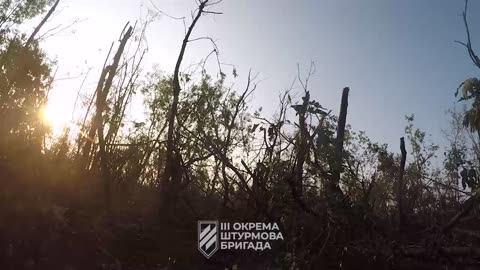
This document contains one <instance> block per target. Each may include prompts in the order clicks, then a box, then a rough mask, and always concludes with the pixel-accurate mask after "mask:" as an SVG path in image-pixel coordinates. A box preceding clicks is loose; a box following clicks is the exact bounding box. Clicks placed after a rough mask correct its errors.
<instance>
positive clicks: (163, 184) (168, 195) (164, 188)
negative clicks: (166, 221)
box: [158, 0, 208, 212]
mask: <svg viewBox="0 0 480 270" xmlns="http://www.w3.org/2000/svg"><path fill="white" fill-rule="evenodd" d="M207 3H208V0H205V1H202V2H200V5H199V7H198V11H197V13H196V15H195V17H194V19H193V21H192V23H191V25H190V27H189V28H188V31H187V33H186V34H185V37H184V38H183V42H182V47H181V49H180V53H179V55H178V58H177V62H176V64H175V70H174V72H173V82H172V88H173V100H172V105H171V107H170V112H169V115H168V129H167V149H166V151H167V152H166V160H165V171H164V173H163V177H162V178H161V179H159V180H160V181H159V183H160V191H161V199H160V211H161V212H163V209H164V207H166V206H165V203H166V202H168V201H170V200H175V197H176V194H175V193H176V190H175V189H176V188H175V186H178V185H179V184H180V183H178V181H179V179H178V178H179V175H180V172H179V171H178V170H179V167H180V166H179V164H178V163H177V160H178V159H177V158H176V155H178V153H176V149H175V148H176V147H175V118H176V116H177V111H178V101H179V96H180V91H181V87H180V66H181V64H182V61H183V57H184V55H185V50H186V48H187V44H188V42H189V39H190V35H191V34H192V31H193V29H194V28H195V25H196V24H197V22H198V20H199V19H200V17H201V16H202V14H203V12H204V9H205V7H206V5H207ZM159 166H161V162H159ZM158 171H159V172H160V171H161V168H160V167H159V168H158ZM159 175H160V174H159Z"/></svg>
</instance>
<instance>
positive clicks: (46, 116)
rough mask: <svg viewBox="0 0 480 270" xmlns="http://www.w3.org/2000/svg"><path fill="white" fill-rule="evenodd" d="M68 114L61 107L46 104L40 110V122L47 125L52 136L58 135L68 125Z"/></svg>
mask: <svg viewBox="0 0 480 270" xmlns="http://www.w3.org/2000/svg"><path fill="white" fill-rule="evenodd" d="M69 118H70V116H69V114H68V113H67V111H66V110H65V108H62V107H61V106H55V105H53V104H48V105H47V106H45V107H44V108H43V109H42V120H43V121H44V123H45V124H46V125H48V126H49V127H50V128H51V130H52V133H53V134H54V135H60V134H61V133H62V132H63V130H64V128H65V127H66V126H67V124H68V123H69Z"/></svg>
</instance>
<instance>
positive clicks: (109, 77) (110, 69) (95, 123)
mask: <svg viewBox="0 0 480 270" xmlns="http://www.w3.org/2000/svg"><path fill="white" fill-rule="evenodd" d="M132 33H133V28H132V27H130V28H129V29H128V30H127V32H126V33H125V35H124V36H123V38H122V39H121V40H120V45H119V47H118V50H117V52H116V54H115V56H114V58H113V63H112V65H109V66H106V67H104V68H103V70H102V73H101V75H100V79H99V81H98V84H97V89H96V90H95V93H96V102H95V104H96V110H95V115H94V116H93V119H92V124H91V126H90V131H89V132H88V136H87V138H86V142H85V145H84V147H83V164H84V168H86V169H89V167H90V162H89V160H90V159H89V157H90V152H91V148H92V144H93V141H94V140H95V134H96V133H98V129H99V128H100V127H101V128H103V117H102V116H103V112H104V110H105V107H106V99H107V96H108V93H109V91H110V88H111V86H112V82H113V79H114V77H115V75H116V72H117V69H118V65H119V63H120V58H121V56H122V54H123V51H124V50H125V46H126V44H127V41H128V39H129V38H130V37H131V36H132ZM104 139H105V138H103V140H104Z"/></svg>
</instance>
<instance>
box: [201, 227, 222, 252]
mask: <svg viewBox="0 0 480 270" xmlns="http://www.w3.org/2000/svg"><path fill="white" fill-rule="evenodd" d="M218 235H219V228H218V221H199V222H198V250H199V251H200V252H201V253H202V254H203V256H205V257H206V258H207V259H209V258H210V257H211V256H212V255H213V254H214V253H215V252H216V251H217V250H218V246H219V240H218V239H219V237H218Z"/></svg>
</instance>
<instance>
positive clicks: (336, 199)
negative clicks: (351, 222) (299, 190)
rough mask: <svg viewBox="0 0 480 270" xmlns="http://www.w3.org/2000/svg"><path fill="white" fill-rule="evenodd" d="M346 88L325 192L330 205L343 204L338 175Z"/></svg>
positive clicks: (345, 120) (346, 104)
mask: <svg viewBox="0 0 480 270" xmlns="http://www.w3.org/2000/svg"><path fill="white" fill-rule="evenodd" d="M349 91H350V89H349V88H348V87H345V88H343V92H342V102H341V104H340V115H339V117H338V125H337V138H336V141H335V164H334V166H333V170H332V176H331V178H330V179H329V181H328V183H327V186H326V189H327V190H326V192H327V194H326V195H327V199H328V200H329V203H330V204H331V205H339V204H344V203H345V201H344V199H345V198H344V195H343V192H342V190H341V189H340V186H339V184H340V175H341V172H342V167H343V142H344V140H345V125H346V122H347V110H348V93H349Z"/></svg>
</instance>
